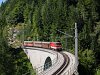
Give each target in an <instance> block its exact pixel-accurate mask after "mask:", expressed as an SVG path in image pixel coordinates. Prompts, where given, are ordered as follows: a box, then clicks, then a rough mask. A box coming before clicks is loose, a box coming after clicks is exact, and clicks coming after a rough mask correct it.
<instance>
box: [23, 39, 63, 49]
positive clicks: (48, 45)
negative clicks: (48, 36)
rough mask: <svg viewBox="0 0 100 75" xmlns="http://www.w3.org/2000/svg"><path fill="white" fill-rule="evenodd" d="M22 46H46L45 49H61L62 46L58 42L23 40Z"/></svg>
mask: <svg viewBox="0 0 100 75" xmlns="http://www.w3.org/2000/svg"><path fill="white" fill-rule="evenodd" d="M24 46H26V47H40V48H47V49H52V50H55V51H61V50H62V46H61V43H60V42H41V41H24Z"/></svg>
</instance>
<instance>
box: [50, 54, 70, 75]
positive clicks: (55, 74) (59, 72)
mask: <svg viewBox="0 0 100 75" xmlns="http://www.w3.org/2000/svg"><path fill="white" fill-rule="evenodd" d="M61 54H62V55H63V57H64V62H63V64H62V65H61V67H60V68H59V69H58V70H57V71H55V72H54V73H53V74H52V75H61V73H62V72H63V71H64V70H65V69H66V67H67V66H68V64H69V58H68V56H67V55H66V54H65V53H61Z"/></svg>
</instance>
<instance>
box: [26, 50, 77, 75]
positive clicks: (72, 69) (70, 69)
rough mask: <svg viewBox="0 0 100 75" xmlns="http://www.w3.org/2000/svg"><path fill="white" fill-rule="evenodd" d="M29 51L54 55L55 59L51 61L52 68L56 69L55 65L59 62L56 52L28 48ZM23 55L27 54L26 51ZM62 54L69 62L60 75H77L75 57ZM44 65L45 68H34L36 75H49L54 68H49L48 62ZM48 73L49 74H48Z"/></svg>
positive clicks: (69, 54)
mask: <svg viewBox="0 0 100 75" xmlns="http://www.w3.org/2000/svg"><path fill="white" fill-rule="evenodd" d="M28 49H29V48H28ZM30 49H34V50H39V51H44V52H48V53H51V54H54V55H56V57H55V58H54V59H53V60H52V66H55V67H57V63H58V62H59V60H58V58H59V56H58V53H57V52H55V51H51V50H45V49H38V48H30ZM24 51H25V50H24ZM25 53H27V51H25ZM63 53H65V54H66V55H67V56H68V58H69V60H68V61H70V62H69V63H67V67H66V68H65V69H64V70H63V71H62V73H61V74H60V75H73V73H74V74H75V75H78V72H77V66H78V65H77V64H76V61H75V56H74V55H73V54H71V53H68V52H63ZM62 61H63V62H64V60H62ZM55 64H56V65H55ZM59 64H61V63H59ZM46 65H47V66H44V65H42V66H40V67H36V68H35V70H36V73H37V74H36V75H51V74H50V71H51V70H52V69H54V68H52V67H50V65H51V64H50V62H48V63H47V64H46ZM44 68H47V69H45V70H44ZM44 71H45V73H44ZM55 71H56V70H55ZM48 72H49V74H48Z"/></svg>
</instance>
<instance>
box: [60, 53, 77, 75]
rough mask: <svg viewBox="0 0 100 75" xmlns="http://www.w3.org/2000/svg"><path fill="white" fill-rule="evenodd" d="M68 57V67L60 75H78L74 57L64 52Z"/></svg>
mask: <svg viewBox="0 0 100 75" xmlns="http://www.w3.org/2000/svg"><path fill="white" fill-rule="evenodd" d="M64 53H65V54H67V55H68V57H69V64H68V67H67V68H66V69H65V70H64V71H63V73H62V74H61V75H78V71H77V67H78V65H77V63H76V60H75V56H74V55H73V54H71V53H69V52H64Z"/></svg>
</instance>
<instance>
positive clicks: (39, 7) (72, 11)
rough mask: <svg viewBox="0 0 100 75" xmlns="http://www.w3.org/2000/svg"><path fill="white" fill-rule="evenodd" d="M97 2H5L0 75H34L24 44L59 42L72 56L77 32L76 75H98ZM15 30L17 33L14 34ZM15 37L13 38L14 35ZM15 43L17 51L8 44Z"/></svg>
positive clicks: (99, 34)
mask: <svg viewBox="0 0 100 75" xmlns="http://www.w3.org/2000/svg"><path fill="white" fill-rule="evenodd" d="M99 8H100V0H6V1H5V2H2V4H1V6H0V60H1V61H0V75H35V70H33V69H32V66H31V64H30V63H29V60H28V58H27V57H26V55H25V54H24V52H23V51H22V49H21V43H22V42H23V40H35V41H61V43H62V46H63V48H64V50H65V51H69V52H71V53H73V54H74V43H75V42H74V38H72V37H68V38H67V39H68V41H67V42H68V43H67V45H68V46H67V48H66V35H64V34H62V33H60V32H59V31H58V30H60V31H62V32H64V33H67V34H70V35H72V36H74V35H75V33H74V28H75V23H77V26H78V27H77V28H78V52H79V53H78V56H79V66H78V72H79V75H100V9H99ZM14 30H17V32H14ZM15 33H16V34H17V36H15V37H13V34H15ZM10 41H11V42H15V43H16V44H17V45H19V46H18V47H16V46H13V45H12V44H11V43H10V44H9V42H10Z"/></svg>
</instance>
